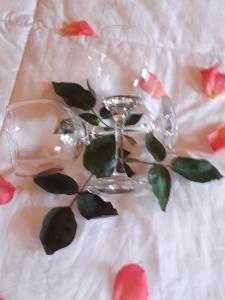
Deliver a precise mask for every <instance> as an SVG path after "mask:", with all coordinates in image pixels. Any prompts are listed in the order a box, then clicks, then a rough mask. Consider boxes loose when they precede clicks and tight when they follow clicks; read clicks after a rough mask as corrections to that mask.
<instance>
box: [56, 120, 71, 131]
mask: <svg viewBox="0 0 225 300" xmlns="http://www.w3.org/2000/svg"><path fill="white" fill-rule="evenodd" d="M73 132H74V124H73V120H72V119H64V120H62V121H60V123H59V126H57V127H56V129H55V131H54V133H57V134H72V133H73Z"/></svg>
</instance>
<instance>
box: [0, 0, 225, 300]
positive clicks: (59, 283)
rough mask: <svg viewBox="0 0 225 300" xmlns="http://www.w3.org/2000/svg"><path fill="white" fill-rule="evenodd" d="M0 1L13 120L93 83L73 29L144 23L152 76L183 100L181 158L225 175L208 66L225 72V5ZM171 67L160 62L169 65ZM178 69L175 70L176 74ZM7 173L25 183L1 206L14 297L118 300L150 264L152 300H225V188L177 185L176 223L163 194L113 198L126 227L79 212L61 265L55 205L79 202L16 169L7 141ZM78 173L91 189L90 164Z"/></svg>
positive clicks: (0, 66)
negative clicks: (52, 242)
mask: <svg viewBox="0 0 225 300" xmlns="http://www.w3.org/2000/svg"><path fill="white" fill-rule="evenodd" d="M8 2H9V1H7V2H6V1H2V2H1V3H0V46H1V55H0V90H1V93H0V101H1V107H0V112H1V121H2V120H3V115H4V111H5V106H6V104H7V103H8V102H9V101H11V102H15V101H21V100H28V99H38V98H49V99H56V96H55V95H54V93H53V90H52V88H51V86H50V84H49V82H50V81H74V82H78V83H81V84H84V83H85V80H86V70H85V67H84V63H83V62H84V60H85V57H84V50H85V49H86V46H87V41H86V39H85V38H83V37H81V38H76V37H62V36H61V35H60V33H59V29H60V27H61V25H62V23H63V22H64V21H68V20H81V19H85V20H87V21H88V22H89V24H90V25H91V26H92V27H93V28H94V30H95V31H96V32H97V31H98V30H99V28H101V27H103V26H106V25H113V24H135V25H138V26H141V27H142V28H143V29H144V30H145V31H146V32H148V34H149V37H150V39H151V42H152V44H151V56H152V70H151V71H152V72H153V73H156V74H157V75H158V77H159V78H160V80H161V81H162V82H163V84H164V86H165V88H166V90H167V92H168V94H169V95H170V96H171V98H172V100H173V104H174V106H175V110H176V113H177V118H178V125H179V134H180V136H179V140H178V146H177V153H178V154H185V155H191V156H193V157H205V158H207V159H209V160H210V161H211V162H212V163H213V164H214V165H215V166H217V167H218V169H219V170H220V171H221V173H222V174H224V175H225V159H224V152H220V153H218V154H211V152H210V148H209V146H208V144H207V142H206V136H207V133H208V132H210V130H211V129H212V128H214V127H215V125H216V124H218V123H221V122H224V121H225V116H224V110H225V97H224V96H221V97H220V98H219V99H217V100H216V101H210V100H208V99H207V98H206V97H205V96H204V95H203V94H202V92H201V89H200V84H199V74H198V70H197V69H198V68H200V67H208V66H210V65H213V64H214V63H219V64H220V65H221V71H222V72H225V63H224V58H225V52H224V51H225V35H224V20H225V2H224V1H222V0H221V1H216V0H212V1H206V0H190V1H177V0H170V1H163V0H141V1H130V0H114V1H113V0H108V1H106V0H96V1H93V0H84V1H77V0H76V1H74V0H65V1H54V0H39V1H38V2H36V1H35V0H33V1H28V0H23V1H17V3H13V2H12V3H11V2H10V3H8ZM159 58H160V59H159ZM165 66H166V68H165ZM0 148H1V153H2V154H1V157H0V161H1V163H0V170H1V173H2V174H5V175H6V176H7V178H8V179H9V180H11V181H12V182H14V184H15V185H16V187H17V192H16V196H15V198H14V200H13V201H12V202H11V203H10V204H8V205H6V206H1V207H0V295H2V297H4V298H5V300H31V299H32V300H53V299H63V300H109V299H111V292H112V283H113V279H114V276H115V274H116V272H117V271H118V269H119V268H120V267H121V266H122V265H124V264H127V263H130V262H135V263H139V264H140V265H142V266H143V267H144V269H145V270H146V273H147V276H148V285H149V290H150V294H151V296H150V299H152V300H168V299H169V300H181V299H182V300H199V299H200V300H203V299H204V300H224V299H225V271H224V270H225V260H224V253H225V218H224V213H225V180H220V181H214V182H210V183H206V184H198V183H191V182H188V181H186V180H185V179H183V178H181V177H178V176H176V175H174V176H173V185H172V191H171V196H170V202H169V204H168V208H167V212H166V214H165V213H163V212H161V211H160V209H159V205H158V203H157V201H156V199H155V198H154V196H153V195H152V193H151V192H149V193H146V194H145V195H143V196H142V197H135V196H132V197H130V196H129V197H126V196H124V197H110V198H107V199H109V200H112V202H113V204H114V205H115V207H116V208H117V209H118V211H119V216H118V217H116V218H108V219H101V220H91V221H86V220H85V219H83V218H82V217H80V216H79V214H78V213H76V218H77V223H78V231H77V234H76V238H75V240H74V242H73V243H72V244H71V245H70V246H69V247H67V248H65V249H62V250H60V251H58V252H56V253H55V254H54V255H53V256H47V255H45V253H44V251H43V249H42V246H41V243H40V241H39V239H38V235H39V231H40V226H41V222H42V219H43V217H44V215H45V214H46V212H47V211H48V210H49V208H50V207H54V206H58V205H63V204H65V203H69V202H70V201H71V197H68V196H66V197H65V196H53V195H49V194H47V193H46V192H44V191H42V190H41V189H40V188H38V187H37V186H36V185H34V184H33V182H32V180H30V179H21V178H16V177H15V176H14V175H13V174H12V173H10V172H8V171H7V170H8V168H9V166H10V164H9V160H8V159H7V148H6V144H4V143H2V144H1V145H0ZM69 174H70V175H73V176H74V177H75V178H76V179H77V180H78V181H79V182H83V181H84V179H85V178H86V176H87V172H86V171H85V170H84V169H83V168H82V167H81V163H80V162H79V161H78V162H77V163H76V165H75V166H74V167H71V169H70V170H69Z"/></svg>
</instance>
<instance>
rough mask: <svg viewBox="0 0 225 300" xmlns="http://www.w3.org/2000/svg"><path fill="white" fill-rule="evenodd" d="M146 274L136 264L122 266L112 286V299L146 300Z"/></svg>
mask: <svg viewBox="0 0 225 300" xmlns="http://www.w3.org/2000/svg"><path fill="white" fill-rule="evenodd" d="M147 299H148V286H147V276H146V273H145V271H144V269H143V268H142V267H140V266H139V265H137V264H129V265H126V266H124V267H123V268H122V269H120V271H119V272H118V273H117V275H116V278H115V281H114V286H113V300H147Z"/></svg>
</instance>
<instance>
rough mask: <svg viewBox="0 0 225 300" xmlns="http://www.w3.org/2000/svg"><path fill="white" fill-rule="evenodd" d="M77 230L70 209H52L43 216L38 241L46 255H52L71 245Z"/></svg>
mask: <svg viewBox="0 0 225 300" xmlns="http://www.w3.org/2000/svg"><path fill="white" fill-rule="evenodd" d="M76 229H77V223H76V220H75V216H74V214H73V212H72V210H71V208H70V207H55V208H52V209H51V210H50V211H49V212H48V214H47V215H46V216H45V218H44V221H43V224H42V228H41V232H40V240H41V243H42V245H43V247H44V250H45V252H46V254H48V255H49V254H53V253H54V252H55V251H57V250H59V249H62V248H64V247H66V246H68V245H70V244H71V242H72V241H73V239H74V237H75V234H76Z"/></svg>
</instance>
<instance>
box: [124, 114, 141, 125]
mask: <svg viewBox="0 0 225 300" xmlns="http://www.w3.org/2000/svg"><path fill="white" fill-rule="evenodd" d="M141 117H142V114H132V115H129V116H128V118H127V119H126V123H125V126H130V125H135V124H137V123H138V122H139V121H140V119H141Z"/></svg>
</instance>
